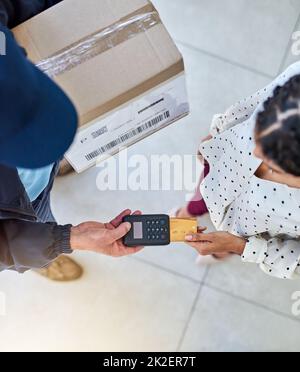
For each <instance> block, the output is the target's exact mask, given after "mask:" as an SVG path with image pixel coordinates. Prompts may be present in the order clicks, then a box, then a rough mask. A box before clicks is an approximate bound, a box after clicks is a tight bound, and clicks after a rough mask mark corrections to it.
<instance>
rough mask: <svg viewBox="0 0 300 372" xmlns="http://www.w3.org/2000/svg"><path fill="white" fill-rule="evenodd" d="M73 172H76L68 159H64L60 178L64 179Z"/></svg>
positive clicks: (61, 163) (61, 164)
mask: <svg viewBox="0 0 300 372" xmlns="http://www.w3.org/2000/svg"><path fill="white" fill-rule="evenodd" d="M73 172H74V169H73V167H72V165H71V164H70V163H69V162H68V161H67V160H66V159H63V160H62V161H61V162H60V164H59V171H58V174H57V175H58V176H59V177H63V176H66V175H67V174H70V173H73Z"/></svg>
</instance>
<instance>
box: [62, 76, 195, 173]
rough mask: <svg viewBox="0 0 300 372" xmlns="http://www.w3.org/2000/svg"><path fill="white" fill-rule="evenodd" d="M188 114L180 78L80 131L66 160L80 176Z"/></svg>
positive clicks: (183, 79) (182, 83)
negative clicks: (100, 162)
mask: <svg viewBox="0 0 300 372" xmlns="http://www.w3.org/2000/svg"><path fill="white" fill-rule="evenodd" d="M188 112H189V104H188V98H187V91H186V81H185V75H184V74H182V75H179V76H178V77H176V78H174V79H173V80H170V81H168V82H166V83H165V84H163V85H161V86H160V87H158V88H155V89H153V90H152V91H150V92H149V93H146V94H145V95H144V96H142V97H139V98H137V99H136V100H135V101H133V102H130V103H129V104H128V105H127V106H123V107H121V108H120V109H119V110H116V111H114V112H113V113H111V114H108V115H106V116H105V117H103V118H100V119H98V120H97V121H96V122H95V123H94V124H92V125H90V126H88V127H86V128H83V129H82V130H80V131H79V132H78V134H77V135H76V138H75V141H74V143H73V145H72V146H71V148H70V149H69V151H68V153H67V154H66V159H67V160H68V161H69V163H70V164H71V165H72V166H73V167H74V169H75V170H76V171H77V172H78V173H81V172H82V171H84V170H86V169H87V168H89V167H91V166H94V165H96V164H97V162H99V161H101V160H104V159H106V158H107V157H109V156H112V155H114V154H116V153H117V152H118V151H119V150H120V149H121V148H125V147H127V146H130V145H132V144H133V143H135V142H137V141H139V140H140V139H142V138H145V137H147V136H149V135H150V134H152V133H154V132H156V131H158V130H159V129H161V128H163V127H165V126H167V125H169V124H171V123H173V122H174V121H176V120H178V119H180V118H181V117H183V116H185V115H186V114H188Z"/></svg>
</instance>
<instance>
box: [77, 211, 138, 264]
mask: <svg viewBox="0 0 300 372" xmlns="http://www.w3.org/2000/svg"><path fill="white" fill-rule="evenodd" d="M133 214H135V215H137V214H141V212H139V211H137V212H135V213H133ZM130 215H131V211H130V210H126V211H124V212H123V213H121V214H120V215H119V216H118V217H116V218H115V219H114V220H112V221H111V222H109V223H105V224H103V223H98V222H85V223H82V224H81V225H78V226H75V227H73V228H72V232H71V248H72V249H73V250H83V251H93V252H97V253H101V254H104V255H107V256H112V257H123V256H128V255H131V254H134V253H137V252H139V251H141V250H142V247H136V248H127V247H125V246H124V244H123V242H122V238H123V237H124V236H125V235H126V234H127V233H128V232H129V231H130V229H131V225H130V223H122V221H123V218H124V217H126V216H130Z"/></svg>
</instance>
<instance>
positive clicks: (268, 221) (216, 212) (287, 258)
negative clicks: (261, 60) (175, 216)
mask: <svg viewBox="0 0 300 372" xmlns="http://www.w3.org/2000/svg"><path fill="white" fill-rule="evenodd" d="M295 74H300V62H298V63H296V64H294V65H292V66H291V67H290V68H289V69H288V70H287V71H286V72H285V73H284V74H282V75H281V76H280V77H278V78H277V79H276V80H275V81H274V82H272V83H271V84H270V85H269V86H268V87H266V88H264V89H262V90H261V91H259V92H257V93H256V94H254V95H252V96H251V97H249V98H247V99H245V100H243V101H240V102H238V103H237V104H236V105H234V106H232V107H231V108H230V109H229V110H228V111H227V112H226V113H225V114H224V115H217V116H215V117H214V120H213V125H212V130H211V133H212V135H213V139H212V140H210V141H208V142H205V143H203V144H202V145H201V147H200V152H201V153H202V155H203V156H204V158H205V159H206V160H207V161H208V162H209V164H210V173H209V175H208V176H207V177H206V178H205V180H204V181H203V183H202V185H201V193H202V195H203V197H204V199H205V201H206V204H207V207H208V210H209V212H210V215H211V219H212V221H213V223H214V225H215V227H216V228H217V230H219V231H228V232H230V233H232V234H235V235H238V236H243V237H245V238H247V239H248V243H247V246H246V249H245V252H244V254H243V257H242V259H243V261H246V262H253V263H257V264H259V265H260V266H261V268H262V270H263V271H265V272H266V273H267V274H269V275H272V276H276V277H279V278H283V279H290V278H293V277H294V276H295V275H297V274H298V275H300V264H299V262H300V190H299V189H293V188H289V187H288V186H286V185H281V184H276V183H273V182H270V181H265V180H261V179H259V178H257V177H256V176H255V173H256V170H257V169H258V168H259V166H260V165H261V160H259V159H257V158H256V157H255V156H254V155H253V151H254V148H255V141H254V138H253V137H254V129H255V122H256V116H257V113H258V112H259V111H260V110H261V109H262V104H263V102H264V101H265V100H266V99H267V98H268V97H270V96H271V95H272V94H273V91H274V89H275V87H277V86H278V85H283V84H285V83H286V81H288V80H289V79H290V78H291V77H292V76H294V75H295Z"/></svg>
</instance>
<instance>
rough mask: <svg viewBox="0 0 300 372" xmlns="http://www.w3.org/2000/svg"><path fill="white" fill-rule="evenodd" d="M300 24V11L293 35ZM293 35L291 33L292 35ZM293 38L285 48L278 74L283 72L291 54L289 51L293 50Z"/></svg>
mask: <svg viewBox="0 0 300 372" xmlns="http://www.w3.org/2000/svg"><path fill="white" fill-rule="evenodd" d="M299 25H300V13H299V16H298V18H297V22H296V24H295V27H294V29H293V32H292V35H293V33H294V32H295V31H297V29H298V26H299ZM292 35H291V36H292ZM291 40H292V38H291V37H290V40H289V42H288V46H287V48H286V50H285V53H284V56H283V59H282V62H281V64H280V67H279V71H278V75H279V74H281V72H282V71H283V69H284V66H285V63H286V62H287V60H288V56H289V52H290V50H291V44H292V43H291Z"/></svg>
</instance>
